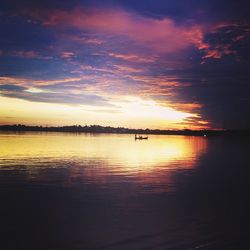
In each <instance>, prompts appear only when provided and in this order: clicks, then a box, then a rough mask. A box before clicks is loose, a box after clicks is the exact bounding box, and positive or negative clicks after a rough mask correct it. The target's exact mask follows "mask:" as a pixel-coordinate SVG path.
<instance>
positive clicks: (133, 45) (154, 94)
mask: <svg viewBox="0 0 250 250" xmlns="http://www.w3.org/2000/svg"><path fill="white" fill-rule="evenodd" d="M5 2H6V3H5ZM21 2H22V4H20V3H21ZM21 2H20V1H16V0H11V1H10V2H9V1H8V2H7V1H3V4H2V5H3V7H2V11H1V13H0V21H1V22H0V35H1V37H2V38H3V39H1V40H0V46H1V50H0V72H1V76H0V95H1V96H2V97H4V98H9V99H11V98H12V99H14V98H15V99H16V98H18V99H21V100H28V101H32V102H33V104H34V105H35V103H38V102H39V103H48V104H51V103H54V104H56V103H58V104H67V105H68V106H74V107H76V106H78V107H80V106H81V107H82V106H84V109H85V110H88V115H89V116H91V115H93V117H95V119H92V120H94V121H98V119H101V120H100V123H102V119H103V120H105V121H107V120H109V119H111V118H110V116H109V115H108V112H109V111H110V114H111V113H112V115H113V118H112V119H113V120H112V119H111V120H112V121H119V122H120V123H121V124H125V125H126V124H130V123H129V122H131V121H132V120H133V119H137V118H138V119H139V117H140V114H141V116H142V114H147V119H146V120H143V119H144V118H145V117H144V118H143V117H141V119H142V120H140V122H141V123H140V125H139V126H144V124H145V127H149V126H155V127H157V126H158V125H159V124H160V125H159V127H164V126H165V127H168V126H169V127H174V126H176V127H178V128H184V127H185V128H206V127H212V128H247V127H250V118H249V117H250V115H249V110H250V103H249V100H250V97H249V92H250V91H249V81H250V75H249V66H250V57H249V55H250V20H249V17H248V14H247V13H246V5H245V4H244V1H243V2H242V1H240V3H236V2H235V1H224V0H222V1H220V2H218V1H215V0H211V1H208V0H204V1H194V0H191V1H182V2H181V3H180V2H178V1H174V0H166V1H161V0H158V1H156V2H155V1H151V0H146V1H145V2H144V3H140V2H138V3H137V2H136V3H135V2H134V1H123V0H117V1H108V2H109V4H107V2H105V1H57V0H55V1H53V3H52V2H51V1H47V0H45V1H43V2H38V1H36V0H34V1H32V3H30V2H29V1H28V2H29V3H28V2H26V1H21ZM131 100H132V101H131ZM136 103H137V104H138V105H139V104H140V105H141V106H140V110H141V112H139V113H140V114H138V117H136V115H134V113H133V112H132V111H133V110H130V109H133V108H132V107H137V108H138V106H137V105H136ZM87 106H88V107H87ZM126 109H128V110H127V111H126ZM142 109H143V111H142ZM156 111H157V112H158V113H159V114H161V115H156V116H157V118H156V117H155V114H154V112H156ZM168 111H169V112H168ZM172 111H173V112H172ZM91 112H92V113H94V114H92V113H91ZM157 112H156V113H157ZM178 112H182V114H181V117H183V119H181V120H178V121H177V120H176V121H173V120H172V123H171V122H170V120H167V118H166V117H168V118H169V114H176V115H177V116H178V117H179V114H180V113H178ZM103 113H105V115H106V116H101V114H103ZM118 114H119V118H118V116H115V115H118ZM121 114H123V116H120V115H121ZM132 114H133V115H132ZM99 115H100V116H99ZM6 116H8V114H6ZM150 116H151V118H150ZM93 117H92V118H93ZM160 117H162V121H165V123H161V119H160ZM138 124H139V123H138ZM152 124H153V125H152ZM155 124H156V125H155ZM157 124H158V125H157ZM110 125H112V124H110Z"/></svg>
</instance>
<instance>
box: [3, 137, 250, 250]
mask: <svg viewBox="0 0 250 250" xmlns="http://www.w3.org/2000/svg"><path fill="white" fill-rule="evenodd" d="M249 162H250V140H249V139H244V138H223V137H213V138H208V137H184V136H150V138H149V140H148V141H146V140H145V141H134V139H133V135H88V134H78V135H77V134H66V133H65V134H64V133H47V134H46V133H23V134H13V133H12V134H11V133H9V134H8V133H1V134H0V202H1V203H0V249H3V250H9V249H17V250H19V249H23V250H33V249H34V250H47V249H48V250H57V249H58V250H71V249H72V250H74V249H194V250H195V249H202V250H203V249H237V250H238V249H250V234H249V233H250V228H249V225H250V224H249V223H250V214H249V213H250V202H249V201H250V164H249Z"/></svg>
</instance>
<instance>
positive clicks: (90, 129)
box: [0, 124, 250, 136]
mask: <svg viewBox="0 0 250 250" xmlns="http://www.w3.org/2000/svg"><path fill="white" fill-rule="evenodd" d="M0 131H10V132H11V131H12V132H14V131H16V132H22V131H27V132H70V133H107V134H146V135H189V136H222V135H223V136H229V135H235V136H250V129H248V130H189V129H184V130H161V129H130V128H123V127H109V126H100V125H90V126H81V125H73V126H58V127H44V126H26V125H20V124H19V125H0Z"/></svg>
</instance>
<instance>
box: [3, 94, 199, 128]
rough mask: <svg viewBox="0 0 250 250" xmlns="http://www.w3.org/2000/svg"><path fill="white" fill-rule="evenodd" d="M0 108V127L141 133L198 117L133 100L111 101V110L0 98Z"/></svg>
mask: <svg viewBox="0 0 250 250" xmlns="http://www.w3.org/2000/svg"><path fill="white" fill-rule="evenodd" d="M35 91H36V90H35ZM36 93H37V92H36ZM0 104H1V105H0V113H1V120H0V123H1V124H17V123H18V124H26V125H52V126H53V125H54V126H63V125H73V124H81V125H85V124H88V125H91V124H98V125H103V126H114V127H118V126H123V127H128V128H143V129H145V128H151V129H183V127H184V125H182V122H185V119H186V118H192V117H198V115H197V114H191V113H186V112H181V111H178V110H175V109H173V108H170V107H165V106H160V105H158V104H157V103H156V102H155V101H153V100H143V99H142V98H139V97H134V96H126V97H124V98H123V99H122V100H120V101H117V100H113V102H112V103H111V104H112V105H113V106H111V107H100V106H92V105H67V104H54V103H42V102H30V101H26V100H21V99H16V98H9V97H0Z"/></svg>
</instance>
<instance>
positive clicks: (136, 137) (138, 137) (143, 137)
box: [135, 135, 148, 140]
mask: <svg viewBox="0 0 250 250" xmlns="http://www.w3.org/2000/svg"><path fill="white" fill-rule="evenodd" d="M147 139H148V136H141V135H139V136H137V135H135V140H147Z"/></svg>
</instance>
